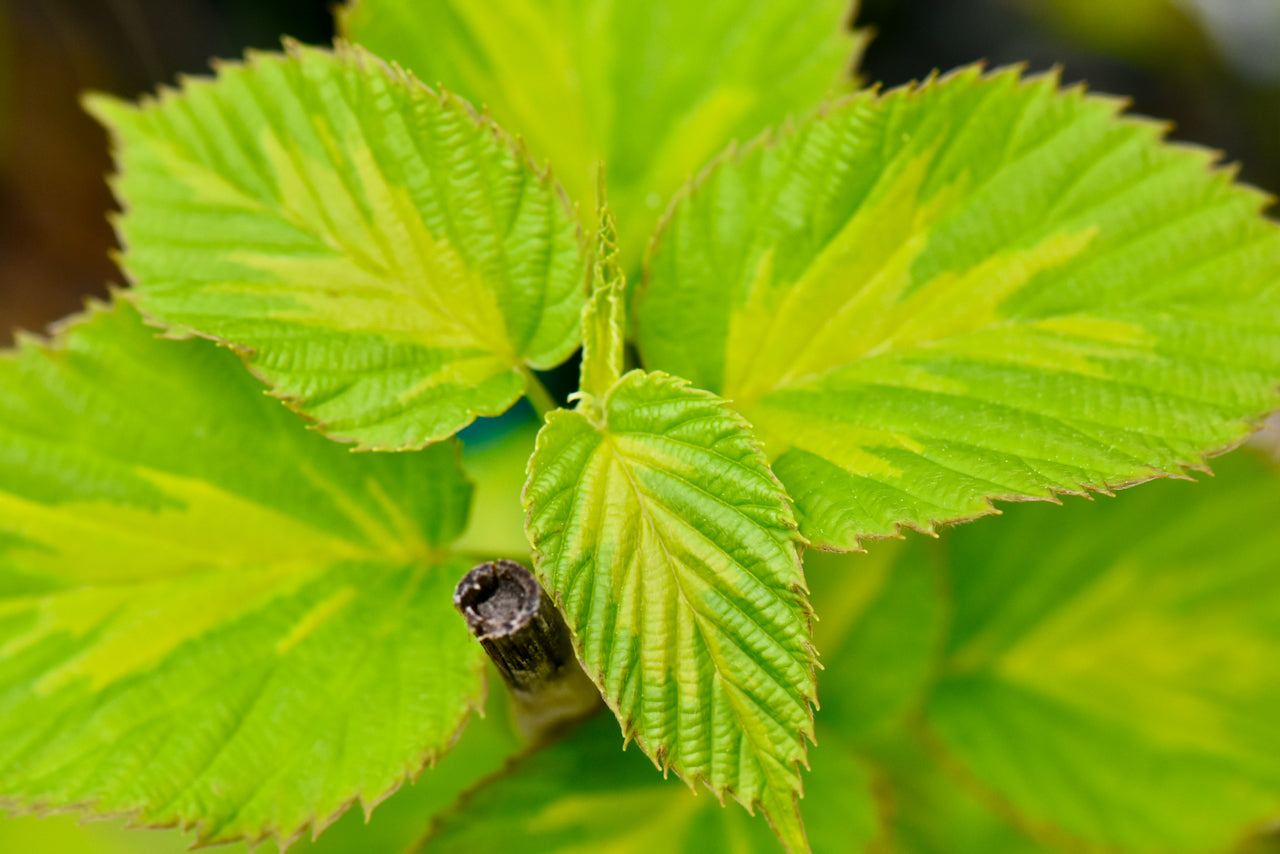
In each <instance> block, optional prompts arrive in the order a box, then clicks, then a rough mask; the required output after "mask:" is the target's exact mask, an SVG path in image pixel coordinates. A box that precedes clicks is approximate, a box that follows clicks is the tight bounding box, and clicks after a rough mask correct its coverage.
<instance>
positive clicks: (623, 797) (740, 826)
mask: <svg viewBox="0 0 1280 854" xmlns="http://www.w3.org/2000/svg"><path fill="white" fill-rule="evenodd" d="M824 740H825V739H824ZM828 759H829V760H830V761H828ZM806 788H807V789H809V790H810V793H809V795H808V796H807V797H806V798H805V800H804V802H803V806H804V807H805V810H804V812H805V814H806V817H807V818H806V823H807V824H808V825H809V827H810V838H811V839H812V840H813V848H814V850H815V851H817V852H820V854H836V852H839V854H859V852H863V851H866V850H868V846H869V845H870V844H871V843H872V842H873V841H875V840H876V838H877V837H878V836H879V834H880V829H879V823H878V816H877V815H876V806H875V801H874V798H873V796H872V792H871V776H870V773H869V772H868V770H867V768H866V767H865V766H864V765H862V764H861V763H859V762H857V761H855V760H852V759H850V758H849V757H847V756H846V755H844V754H841V753H838V752H836V751H834V750H833V751H831V752H830V754H829V756H828V752H827V751H822V752H820V753H816V755H815V756H814V769H813V773H812V774H811V775H810V776H809V778H808V781H807V785H806ZM512 839H518V840H520V843H521V846H522V850H525V851H537V852H539V854H570V852H581V851H587V850H589V851H597V852H602V854H606V852H607V854H650V852H653V851H708V852H734V854H774V852H776V851H777V850H778V843H777V840H776V839H774V838H773V836H772V835H771V834H770V833H769V830H768V828H767V827H766V826H765V823H764V822H762V821H758V820H757V821H752V820H750V819H748V818H747V817H746V816H745V815H743V814H742V813H741V812H738V811H736V810H725V809H721V807H720V805H719V804H718V803H716V801H715V800H713V799H711V798H708V797H707V796H706V795H705V793H700V796H699V795H698V794H694V793H691V792H689V791H688V790H687V789H685V788H684V787H683V786H681V785H680V784H678V783H676V782H675V781H674V780H664V779H662V778H660V777H658V776H657V775H655V774H654V773H653V769H652V768H651V767H648V763H647V762H645V761H644V760H643V759H641V758H640V757H638V756H635V755H633V754H627V753H623V752H622V750H620V749H619V744H618V730H617V727H616V725H615V724H614V723H613V721H611V720H609V719H608V718H596V719H595V720H593V721H590V722H588V723H586V724H583V725H582V726H581V727H580V728H579V729H578V730H576V731H574V732H573V733H572V734H570V735H569V736H568V737H567V738H565V739H564V740H563V741H561V742H559V743H558V744H555V745H553V746H552V747H551V748H549V749H547V750H544V751H541V752H539V753H536V754H533V755H531V756H528V757H525V758H523V759H521V760H519V761H517V762H516V763H514V764H513V765H512V766H511V767H510V769H509V770H508V772H507V773H506V774H504V775H499V776H497V777H496V778H495V779H494V780H492V781H491V782H489V783H487V784H485V785H482V786H480V787H478V788H477V789H475V790H474V791H472V792H471V793H469V794H467V795H466V796H464V797H463V798H462V799H461V800H460V801H459V803H458V804H457V806H456V807H455V808H454V809H453V810H451V811H449V812H447V813H444V814H443V815H441V816H440V817H439V819H438V820H437V822H436V824H435V826H434V827H433V828H432V832H431V833H430V834H429V835H428V836H427V838H426V840H425V841H424V843H423V844H422V845H421V846H419V847H418V848H417V849H415V851H417V852H420V854H450V852H456V854H464V852H476V851H499V850H502V847H503V845H504V844H509V840H512Z"/></svg>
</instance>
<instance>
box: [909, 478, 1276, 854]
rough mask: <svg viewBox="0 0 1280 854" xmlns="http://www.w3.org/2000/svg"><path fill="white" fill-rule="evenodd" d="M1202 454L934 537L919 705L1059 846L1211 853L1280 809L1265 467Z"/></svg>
mask: <svg viewBox="0 0 1280 854" xmlns="http://www.w3.org/2000/svg"><path fill="white" fill-rule="evenodd" d="M1220 468H1221V472H1220V476H1219V477H1218V478H1216V479H1215V480H1214V481H1212V482H1207V483H1200V484H1195V485H1190V484H1185V483H1168V484H1162V485H1161V486H1160V487H1159V488H1157V487H1149V488H1147V489H1144V490H1140V491H1138V492H1136V493H1133V494H1128V493H1126V494H1124V495H1122V496H1120V497H1119V498H1117V499H1115V500H1114V501H1106V502H1104V503H1099V504H1084V503H1080V502H1073V503H1072V505H1071V506H1069V507H1066V508H1045V507H1018V508H1014V509H1012V510H1010V511H1009V513H1008V517H1009V518H1007V519H1005V520H1002V522H1003V523H1002V524H1001V525H993V526H991V527H975V528H965V529H962V530H958V531H956V532H954V534H952V535H951V536H950V547H951V548H950V554H951V564H952V586H953V589H954V596H955V616H954V625H953V627H952V630H951V637H950V641H949V644H948V656H947V661H946V663H945V665H944V669H943V671H942V672H943V673H944V674H945V675H944V678H943V679H942V680H941V681H940V683H939V684H938V685H937V686H936V688H935V689H934V692H933V694H932V696H931V698H930V700H929V702H928V707H927V714H928V722H929V724H930V726H931V728H932V729H933V731H934V733H935V737H936V738H937V739H938V740H940V742H941V745H942V746H943V748H944V749H945V751H946V753H948V754H949V760H948V764H950V765H952V766H954V764H955V763H957V762H958V763H960V764H961V765H962V766H963V768H964V769H965V773H966V774H967V775H968V776H969V777H970V778H971V779H974V780H976V781H978V782H979V783H981V784H982V785H984V786H985V787H986V788H987V789H988V790H989V794H988V799H990V797H991V795H992V794H994V796H995V797H996V798H998V800H999V802H1001V803H1003V804H1005V805H1007V807H1008V808H1009V809H1011V810H1012V811H1013V812H1014V813H1015V814H1016V815H1018V816H1019V818H1020V820H1021V822H1022V823H1023V824H1024V825H1025V826H1028V827H1032V828H1037V829H1043V830H1044V831H1045V835H1047V836H1048V837H1049V838H1056V839H1061V840H1063V842H1064V847H1065V848H1067V849H1068V850H1073V851H1074V850H1106V851H1125V852H1162V854H1170V852H1203V851H1225V850H1228V849H1229V848H1230V847H1231V846H1232V844H1233V843H1234V842H1235V841H1236V840H1239V839H1241V838H1242V837H1243V836H1244V834H1245V832H1246V831H1247V830H1248V829H1249V828H1251V827H1254V826H1258V825H1259V824H1260V823H1261V822H1262V821H1264V820H1267V819H1274V818H1276V817H1277V816H1280V727H1278V726H1277V725H1276V709H1277V708H1280V656H1277V655H1276V650H1277V649H1278V648H1280V573H1278V572H1277V565H1276V555H1277V554H1280V528H1278V527H1277V526H1276V524H1275V510H1276V506H1277V504H1278V503H1280V471H1277V470H1276V469H1275V468H1274V466H1273V465H1272V464H1270V463H1266V462H1263V461H1261V460H1259V459H1257V458H1254V457H1252V456H1249V455H1243V454H1240V455H1233V456H1232V457H1230V458H1228V459H1227V460H1224V461H1223V464H1222V465H1221V466H1220Z"/></svg>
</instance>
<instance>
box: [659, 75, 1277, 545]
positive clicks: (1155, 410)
mask: <svg viewBox="0 0 1280 854" xmlns="http://www.w3.org/2000/svg"><path fill="white" fill-rule="evenodd" d="M1120 109H1121V102H1120V101H1118V100H1116V99H1113V98H1104V97H1098V96H1091V95H1086V94H1085V92H1084V91H1082V90H1081V89H1080V88H1078V87H1073V88H1069V89H1065V90H1063V89H1060V88H1059V86H1058V83H1057V80H1056V79H1055V78H1054V77H1052V76H1047V77H1037V78H1027V79H1023V78H1022V77H1021V76H1020V74H1019V73H1018V72H1017V71H1013V70H1005V71H999V72H995V73H992V74H985V75H984V74H983V73H982V72H981V71H980V70H978V69H976V68H968V69H963V70H961V71H958V72H956V73H953V74H950V75H948V76H946V77H944V78H941V79H931V80H929V81H928V82H926V83H925V84H923V85H921V86H918V87H907V88H904V89H899V90H895V91H893V92H890V93H888V94H885V95H881V94H878V93H875V92H867V93H862V94H860V95H857V96H855V97H853V98H851V99H849V100H847V101H846V102H844V103H842V104H839V105H837V106H835V107H833V108H831V109H830V110H829V111H828V112H827V113H826V114H825V115H823V116H820V117H817V118H815V119H813V120H812V121H809V122H808V123H806V124H804V125H802V126H801V127H799V128H798V129H796V130H794V131H790V132H786V133H782V134H780V135H779V136H778V137H777V139H776V140H775V141H773V142H771V143H765V144H759V145H755V146H753V147H751V148H750V149H748V150H747V151H745V152H744V153H742V154H740V155H734V156H731V157H728V158H726V159H724V160H723V161H722V162H720V163H719V165H718V166H717V167H716V168H714V169H713V170H712V171H710V173H709V174H708V175H707V176H706V178H705V179H704V180H703V181H701V182H700V183H699V184H698V185H697V186H695V187H693V188H692V189H691V190H690V192H689V193H688V195H687V196H686V197H685V198H683V199H682V200H681V201H680V202H679V203H678V204H677V205H676V207H675V209H674V210H673V213H672V214H671V216H670V218H669V220H668V222H667V223H666V225H665V228H664V229H663V230H662V232H661V233H660V237H659V240H658V243H657V245H656V249H655V250H654V251H653V254H652V257H651V259H650V263H649V274H648V275H649V278H648V283H647V289H642V293H641V295H640V298H639V300H638V309H637V312H638V315H637V325H638V336H639V346H640V350H641V355H642V357H643V360H644V364H645V365H646V366H647V367H648V368H650V369H654V370H663V371H668V372H671V373H673V374H677V375H679V376H682V377H685V378H686V379H688V380H689V381H690V382H692V383H693V384H694V385H696V386H698V387H700V388H706V389H709V390H711V391H714V392H716V393H718V394H721V395H723V396H724V397H725V398H727V399H729V400H731V401H732V404H733V406H734V407H735V408H736V409H738V411H740V412H741V413H743V414H744V415H745V416H746V417H747V418H748V420H750V421H751V423H752V424H753V425H754V427H755V429H756V430H757V431H758V432H759V435H760V436H761V438H762V439H763V441H764V443H765V448H766V450H767V452H768V454H769V457H770V459H771V460H772V461H773V467H774V471H775V472H776V473H777V475H778V477H779V478H780V479H781V480H782V482H783V483H784V484H785V485H786V487H787V491H788V493H789V494H790V495H791V497H792V499H794V500H795V502H796V515H797V518H798V519H799V523H800V531H801V533H802V534H804V535H805V537H807V538H808V539H809V540H810V541H811V542H812V543H813V544H814V545H818V546H823V547H827V548H835V549H853V548H856V547H857V545H858V540H859V538H860V537H864V536H887V535H892V534H894V533H895V532H896V531H897V530H898V529H899V527H900V526H908V527H914V528H920V529H923V530H931V529H932V528H933V527H934V525H936V524H938V523H942V522H950V521H956V520H960V519H966V518H971V517H974V516H979V515H982V514H985V513H990V512H992V508H991V500H992V499H996V498H1003V499H1015V498H1039V499H1045V498H1051V497H1052V496H1054V495H1055V494H1057V493H1061V492H1084V491H1086V490H1090V489H1094V490H1106V489H1109V488H1115V487H1119V486H1124V485H1128V484H1132V483H1136V482H1139V481H1142V480H1146V479H1150V478H1153V477H1158V476H1161V475H1165V474H1175V475H1176V474H1181V473H1183V472H1184V471H1185V469H1186V468H1187V467H1195V466H1200V465H1202V464H1203V461H1204V457H1205V455H1206V454H1207V453H1213V452H1218V451H1221V450H1224V449H1226V448H1230V447H1232V446H1234V445H1235V444H1236V443H1238V442H1240V441H1241V439H1243V438H1244V437H1245V436H1246V435H1247V434H1248V433H1249V432H1250V430H1251V429H1252V427H1253V424H1254V420H1255V419H1256V418H1257V417H1258V416H1260V415H1261V414H1263V413H1265V412H1267V411H1268V410H1271V409H1273V408H1275V407H1276V406H1277V405H1280V394H1278V393H1277V388H1278V387H1280V228H1277V226H1276V225H1275V224H1274V223H1272V222H1269V221H1268V220H1266V219H1265V218H1264V217H1263V216H1261V215H1260V211H1261V209H1262V208H1263V206H1264V205H1265V204H1266V200H1265V197H1264V196H1263V195H1262V194H1261V193H1258V192H1256V191H1253V190H1251V189H1248V188H1244V187H1241V186H1239V185H1236V184H1234V183H1232V173H1231V172H1230V171H1229V170H1215V169H1214V168H1213V162H1214V159H1215V156H1214V155H1213V154H1212V153H1210V152H1207V151H1203V150H1200V149H1196V148H1192V147H1188V146H1176V145H1170V144H1167V143H1164V142H1163V141H1162V140H1161V136H1162V133H1163V128H1162V127H1161V126H1160V125H1159V124H1157V123H1155V122H1152V121H1148V120H1142V119H1137V118H1132V117H1122V116H1120V115H1118V113H1119V111H1120Z"/></svg>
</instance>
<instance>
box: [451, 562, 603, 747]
mask: <svg viewBox="0 0 1280 854" xmlns="http://www.w3.org/2000/svg"><path fill="white" fill-rule="evenodd" d="M453 605H454V607H455V608H457V609H458V611H459V612H460V613H461V614H462V616H463V617H464V618H465V619H466V621H467V626H468V627H469V628H470V629H471V633H472V634H474V635H475V636H476V638H477V639H478V640H479V641H480V644H481V646H483V647H484V651H485V652H486V653H488V654H489V658H490V659H491V660H492V661H493V663H494V666H495V667H497V668H498V673H499V674H501V676H502V679H503V681H504V682H506V683H507V687H508V688H510V689H511V696H512V700H513V701H514V704H515V709H516V715H515V718H516V725H517V726H518V727H519V729H520V731H521V734H523V735H524V736H525V737H526V738H528V739H529V740H530V741H533V742H541V741H545V740H547V739H548V738H551V737H553V736H554V735H556V734H557V733H559V732H560V731H562V730H563V729H564V728H565V727H566V726H568V725H569V724H571V723H573V722H575V721H578V720H581V719H582V718H584V717H586V716H587V715H590V714H592V713H593V712H595V711H596V710H597V709H599V708H600V707H601V705H602V703H601V699H600V692H599V691H598V690H597V689H596V686H595V685H593V684H592V683H591V680H590V679H589V678H587V674H586V673H584V672H583V670H582V666H581V665H580V664H578V659H577V657H576V656H575V655H574V654H573V640H572V638H571V637H570V635H569V627H568V626H567V625H566V624H565V621H564V617H562V616H561V615H560V611H559V610H557V609H556V606H555V604H554V603H553V602H552V601H551V597H549V596H547V593H546V591H545V590H543V589H542V585H540V584H539V583H538V579H536V578H534V576H533V573H531V572H529V570H527V569H525V568H524V567H523V566H521V565H520V564H518V563H516V562H515V561H511V560H495V561H490V562H488V563H482V564H480V565H479V566H477V567H476V568H474V569H472V570H471V571H470V572H468V573H467V574H466V575H465V576H463V578H462V580H461V581H460V582H458V588H457V590H456V591H455V592H454V594H453Z"/></svg>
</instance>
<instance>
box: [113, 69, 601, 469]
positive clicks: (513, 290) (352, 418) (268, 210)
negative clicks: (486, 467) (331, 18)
mask: <svg viewBox="0 0 1280 854" xmlns="http://www.w3.org/2000/svg"><path fill="white" fill-rule="evenodd" d="M89 106H90V108H91V110H92V111H93V112H94V113H95V114H96V115H97V116H98V117H99V118H100V119H101V120H102V121H103V122H104V123H105V124H106V125H107V126H108V128H110V129H111V130H112V132H113V136H114V141H115V147H116V157H117V162H118V165H119V169H120V175H119V176H118V177H117V179H116V182H115V189H116V193H117V195H118V196H119V198H120V199H121V202H122V204H123V205H124V207H125V214H124V215H123V217H121V219H120V220H119V222H118V230H119V233H120V237H121V241H122V243H123V244H124V245H125V246H126V247H127V248H126V250H125V252H124V255H123V266H124V268H125V270H126V272H127V273H128V275H129V277H130V279H131V280H132V282H133V284H134V286H135V288H134V290H133V292H132V293H133V295H134V297H135V299H136V301H137V303H138V305H140V306H141V307H142V309H143V310H144V311H145V312H146V313H147V314H148V315H149V316H151V317H154V318H158V319H159V320H161V321H163V322H164V323H165V324H166V325H168V326H170V327H172V328H173V329H175V330H177V331H180V332H187V333H190V332H195V333H199V334H201V335H204V336H208V337H212V338H215V339H217V340H219V341H223V342H226V343H229V344H230V345H232V346H233V347H234V348H235V349H236V350H238V351H239V352H241V353H242V354H243V355H244V357H245V359H246V361H247V362H248V364H249V366H250V367H251V368H252V369H253V370H254V372H255V373H257V374H258V375H259V376H261V377H262V378H263V379H264V380H266V381H267V382H268V383H269V384H270V385H271V387H272V390H273V393H274V394H276V395H278V396H280V397H282V398H283V399H285V400H286V401H287V402H289V403H290V405H291V406H293V407H294V408H296V409H298V410H299V411H301V412H302V413H304V414H305V415H307V416H308V417H310V418H312V419H314V420H315V421H316V422H317V423H318V424H319V426H320V429H321V430H323V431H324V432H325V433H326V434H327V435H329V436H330V437H332V438H336V439H341V440H344V441H351V442H355V443H357V444H358V445H359V446H361V447H363V448H376V449H380V450H401V449H405V448H418V447H422V446H423V445H425V444H427V443H430V442H434V441H439V440H440V439H445V438H448V437H449V436H451V435H453V434H454V433H455V432H457V431H458V430H459V429H461V428H462V427H464V426H466V425H467V424H468V423H470V422H471V421H472V419H474V418H475V417H476V416H477V415H497V414H499V413H501V412H503V411H504V410H506V409H507V408H508V407H509V406H510V405H511V404H512V403H514V402H515V401H516V400H517V399H518V398H519V397H520V395H521V394H522V393H523V390H524V387H525V376H524V375H523V372H524V371H526V370H527V369H529V368H548V367H551V366H554V365H556V364H558V363H559V362H561V361H563V360H564V359H565V358H567V357H568V356H569V354H570V353H572V352H573V350H574V349H575V348H576V347H577V346H578V344H579V343H580V340H581V335H580V328H579V321H580V313H581V309H582V305H583V302H584V301H585V298H586V279H585V276H586V273H585V266H584V264H585V261H584V253H583V247H582V242H581V238H580V235H579V230H578V226H577V224H576V220H575V218H574V215H573V212H572V210H571V209H570V208H569V206H568V204H567V202H566V200H565V199H564V198H563V195H562V194H561V192H560V191H559V189H558V188H557V187H556V185H555V184H553V183H552V182H551V180H550V179H549V178H548V177H547V176H545V175H543V174H540V173H539V172H538V171H536V170H535V169H534V167H533V166H532V164H531V163H530V162H529V161H528V160H527V158H526V157H525V155H524V153H523V151H522V150H521V149H520V148H519V146H517V145H516V144H515V143H514V142H512V141H511V140H510V139H508V138H507V137H506V136H504V135H503V134H502V132H501V131H499V130H497V129H496V128H495V127H494V126H493V125H492V124H491V123H489V122H488V121H486V120H482V119H480V118H478V117H477V116H476V115H475V114H474V113H473V112H472V110H471V109H470V107H468V106H467V105H466V104H464V103H462V102H461V101H459V100H458V99H456V98H454V97H452V96H449V95H442V94H438V93H436V92H434V91H432V90H429V89H427V88H426V87H424V86H422V85H421V84H419V83H417V82H414V81H411V80H409V79H408V78H407V77H405V76H404V75H403V74H401V73H399V72H393V71H392V70H390V69H389V68H387V67H386V66H384V65H383V64H382V63H381V62H380V61H379V60H377V59H375V58H373V57H371V56H370V55H369V54H367V53H365V52H364V51H362V50H360V49H358V48H347V47H340V48H339V49H338V50H337V51H336V52H328V51H323V50H317V49H311V48H303V47H299V46H296V45H291V46H290V49H289V51H288V54H287V55H277V54H251V55H250V58H249V59H248V61H247V62H246V63H244V64H234V63H227V64H224V65H222V66H220V68H219V72H218V75H217V78H216V79H213V80H208V79H193V80H187V81H186V82H185V84H184V86H183V88H182V90H181V91H179V92H173V91H169V92H164V93H162V94H161V95H160V97H159V98H158V99H155V100H152V101H147V102H144V103H143V104H142V105H141V106H136V107H135V106H131V105H126V104H123V103H121V102H117V101H114V100H111V99H108V98H104V97H97V98H93V99H91V100H90V102H89Z"/></svg>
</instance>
